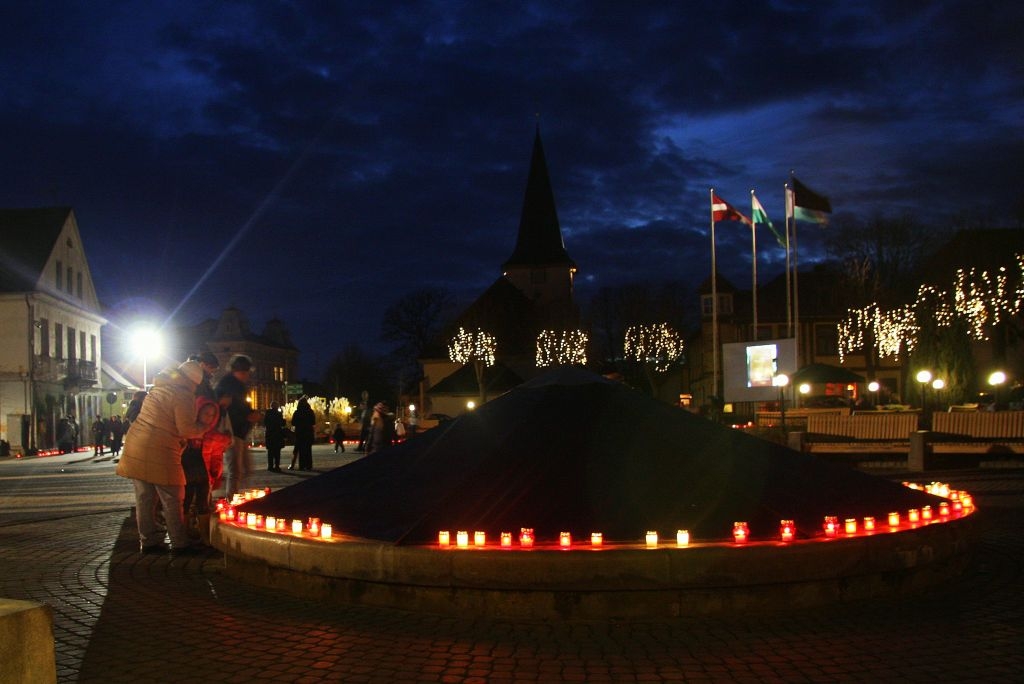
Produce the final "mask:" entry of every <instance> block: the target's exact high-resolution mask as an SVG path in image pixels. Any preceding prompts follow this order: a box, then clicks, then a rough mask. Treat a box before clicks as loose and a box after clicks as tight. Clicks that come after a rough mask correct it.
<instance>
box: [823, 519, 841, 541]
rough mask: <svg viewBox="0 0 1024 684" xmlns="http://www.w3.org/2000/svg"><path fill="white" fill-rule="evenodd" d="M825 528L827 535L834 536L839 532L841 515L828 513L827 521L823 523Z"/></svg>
mask: <svg viewBox="0 0 1024 684" xmlns="http://www.w3.org/2000/svg"><path fill="white" fill-rule="evenodd" d="M822 527H823V528H824V530H825V536H826V537H834V536H836V534H838V532H839V516H837V515H826V516H825V522H824V524H823V525H822Z"/></svg>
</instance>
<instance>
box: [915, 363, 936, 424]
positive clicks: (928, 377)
mask: <svg viewBox="0 0 1024 684" xmlns="http://www.w3.org/2000/svg"><path fill="white" fill-rule="evenodd" d="M916 378H917V381H918V382H919V383H921V421H922V422H923V423H926V424H928V425H931V421H930V420H928V383H929V382H931V381H932V372H931V371H928V370H922V371H917V376H916Z"/></svg>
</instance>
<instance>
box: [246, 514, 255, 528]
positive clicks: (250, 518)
mask: <svg viewBox="0 0 1024 684" xmlns="http://www.w3.org/2000/svg"><path fill="white" fill-rule="evenodd" d="M245 524H246V525H248V526H249V527H256V514H255V513H246V514H245Z"/></svg>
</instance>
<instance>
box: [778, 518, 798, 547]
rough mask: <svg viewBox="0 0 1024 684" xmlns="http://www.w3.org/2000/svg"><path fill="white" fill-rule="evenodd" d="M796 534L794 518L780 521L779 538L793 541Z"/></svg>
mask: <svg viewBox="0 0 1024 684" xmlns="http://www.w3.org/2000/svg"><path fill="white" fill-rule="evenodd" d="M795 535H796V525H794V524H793V521H792V520H780V521H779V538H781V539H782V541H784V542H789V541H793V537H794V536H795Z"/></svg>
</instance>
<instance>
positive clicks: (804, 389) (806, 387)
mask: <svg viewBox="0 0 1024 684" xmlns="http://www.w3.org/2000/svg"><path fill="white" fill-rule="evenodd" d="M797 389H798V390H800V396H801V397H802V402H803V404H806V403H807V401H806V400H807V395H808V394H810V393H811V385H810V383H806V382H801V383H800V385H799V386H798V387H797Z"/></svg>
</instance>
